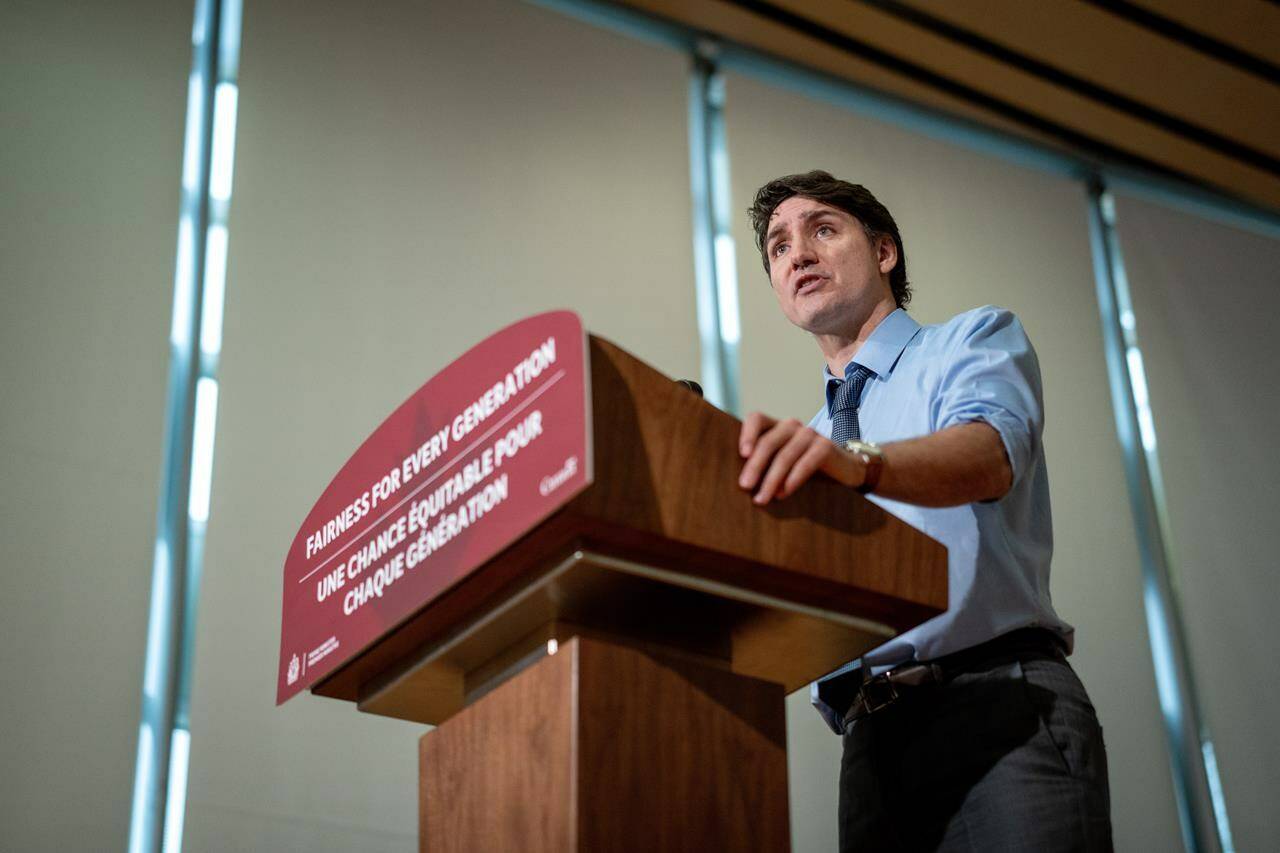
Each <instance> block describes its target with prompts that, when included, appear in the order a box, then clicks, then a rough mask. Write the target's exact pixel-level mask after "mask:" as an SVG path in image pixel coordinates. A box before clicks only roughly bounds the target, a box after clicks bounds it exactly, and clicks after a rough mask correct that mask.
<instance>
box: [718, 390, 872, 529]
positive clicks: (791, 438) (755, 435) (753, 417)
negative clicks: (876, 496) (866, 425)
mask: <svg viewBox="0 0 1280 853" xmlns="http://www.w3.org/2000/svg"><path fill="white" fill-rule="evenodd" d="M738 452H739V453H740V454H741V455H742V457H743V458H744V459H746V460H747V461H746V462H745V463H743V466H742V473H741V474H740V475H739V476H738V485H739V486H741V487H742V488H743V489H745V490H747V491H751V490H753V489H754V490H755V495H754V496H753V497H752V501H754V502H755V503H756V504H759V505H762V506H763V505H764V504H767V503H768V502H769V501H771V500H773V499H774V498H785V497H787V496H788V495H791V494H794V493H795V491H796V489H798V488H800V486H801V485H803V484H804V483H805V481H807V480H808V479H809V478H810V477H812V476H813V474H814V472H816V471H821V472H823V473H824V474H826V475H827V476H829V477H831V478H833V479H834V480H836V481H837V482H840V483H844V484H845V485H846V486H857V485H860V484H861V483H862V480H863V477H864V476H865V474H866V472H865V471H864V470H863V468H864V466H863V463H862V461H861V460H860V459H858V458H857V457H856V456H854V455H853V454H852V453H848V452H846V451H845V450H844V449H843V448H841V447H839V446H837V445H836V444H835V443H833V442H832V441H831V439H829V438H826V437H824V436H822V435H819V434H818V433H817V432H815V431H814V430H812V429H810V428H809V427H807V426H805V425H804V424H802V423H801V422H800V421H798V420H796V419H795V418H788V419H787V420H784V421H779V420H776V419H774V418H771V417H769V416H768V415H765V414H762V413H760V412H752V413H751V414H750V415H748V416H747V419H746V420H745V421H743V422H742V431H741V432H740V433H739V436H738Z"/></svg>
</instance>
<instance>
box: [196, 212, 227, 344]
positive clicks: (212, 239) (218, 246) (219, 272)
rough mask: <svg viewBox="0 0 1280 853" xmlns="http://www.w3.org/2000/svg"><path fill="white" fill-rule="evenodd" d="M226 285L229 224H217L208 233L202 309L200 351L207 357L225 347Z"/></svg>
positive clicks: (206, 236) (210, 227)
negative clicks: (224, 313)
mask: <svg viewBox="0 0 1280 853" xmlns="http://www.w3.org/2000/svg"><path fill="white" fill-rule="evenodd" d="M226 287H227V226H226V225H223V224H222V223H215V224H213V225H210V226H209V231H208V233H207V234H206V235H205V248H204V301H203V307H202V308H201V310H200V352H201V354H202V355H203V356H204V358H205V360H209V359H212V358H216V357H217V356H218V354H219V352H220V351H221V350H222V305H223V300H224V298H225V295H226Z"/></svg>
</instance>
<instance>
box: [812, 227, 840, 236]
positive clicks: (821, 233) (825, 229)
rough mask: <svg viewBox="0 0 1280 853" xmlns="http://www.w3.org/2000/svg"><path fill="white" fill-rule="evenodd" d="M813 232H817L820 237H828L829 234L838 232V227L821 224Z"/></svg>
mask: <svg viewBox="0 0 1280 853" xmlns="http://www.w3.org/2000/svg"><path fill="white" fill-rule="evenodd" d="M813 233H815V234H817V235H818V236H819V237H826V236H827V235H828V234H834V233H836V229H834V228H832V227H831V226H830V225H819V226H818V227H817V229H815V230H814V232H813Z"/></svg>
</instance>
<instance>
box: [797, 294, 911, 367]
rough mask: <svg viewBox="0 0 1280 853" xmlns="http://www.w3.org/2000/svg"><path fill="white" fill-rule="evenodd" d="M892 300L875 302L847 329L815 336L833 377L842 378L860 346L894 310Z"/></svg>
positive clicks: (894, 306)
mask: <svg viewBox="0 0 1280 853" xmlns="http://www.w3.org/2000/svg"><path fill="white" fill-rule="evenodd" d="M897 307H898V306H897V305H896V304H895V303H894V301H893V300H892V299H888V300H883V301H880V302H877V303H876V304H875V306H874V307H873V308H872V309H871V313H870V314H868V315H867V316H866V317H863V318H861V319H859V320H855V321H854V323H852V324H850V326H849V328H847V329H845V330H842V331H839V332H832V333H822V334H815V335H814V336H813V337H814V339H815V340H816V341H817V342H818V349H820V350H822V357H823V358H824V359H826V361H827V368H828V369H829V370H830V371H831V374H832V375H833V376H843V375H844V368H845V365H847V364H848V363H849V361H850V360H851V359H852V358H853V357H854V356H855V355H857V354H858V350H860V349H862V345H863V344H864V343H866V342H867V338H869V337H871V333H872V332H874V331H875V330H876V327H877V326H879V325H880V323H881V322H882V321H883V320H884V318H885V317H888V316H889V315H890V314H892V313H893V312H894V311H895V310H896V309H897Z"/></svg>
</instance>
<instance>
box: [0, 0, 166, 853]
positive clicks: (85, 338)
mask: <svg viewBox="0 0 1280 853" xmlns="http://www.w3.org/2000/svg"><path fill="white" fill-rule="evenodd" d="M190 27H191V11H190V9H189V8H187V6H186V5H185V4H181V3H179V4H176V5H175V4H172V3H161V2H131V3H128V4H116V5H114V6H110V7H108V6H106V5H103V4H95V3H80V4H70V3H52V4H51V3H37V2H29V3H28V2H17V3H14V2H9V3H6V4H5V5H4V9H3V12H2V13H0V138H2V139H3V142H2V143H0V401H2V402H0V542H3V543H4V547H3V552H2V554H0V579H3V580H2V582H3V590H2V591H0V626H3V627H2V628H0V634H2V635H3V637H4V640H3V642H2V643H0V676H2V677H3V681H4V693H5V697H4V699H3V700H0V731H2V732H3V735H2V736H0V768H3V770H2V771H0V773H2V774H3V775H2V776H0V849H4V850H22V851H38V850H58V851H62V850H120V849H123V848H124V845H125V839H126V836H127V833H128V825H129V803H130V794H131V791H132V786H133V760H134V750H135V748H136V745H137V740H138V724H139V715H138V709H139V700H140V696H141V690H142V655H143V650H144V646H145V642H146V616H147V603H148V600H149V595H150V586H151V555H152V543H153V540H154V536H155V517H156V501H157V495H158V486H159V479H160V458H161V450H160V447H161V442H162V439H163V431H164V397H165V381H166V369H167V364H168V334H169V314H170V305H171V302H172V297H171V293H172V291H173V255H174V245H175V237H176V234H177V210H178V180H179V175H180V162H181V155H182V123H183V113H184V101H185V98H186V89H187V87H186V78H187V71H188V68H189V66H190V63H191V48H190Z"/></svg>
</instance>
